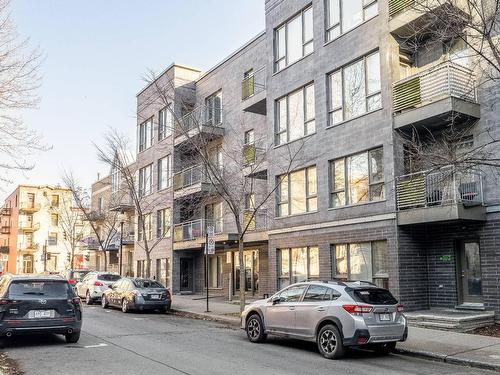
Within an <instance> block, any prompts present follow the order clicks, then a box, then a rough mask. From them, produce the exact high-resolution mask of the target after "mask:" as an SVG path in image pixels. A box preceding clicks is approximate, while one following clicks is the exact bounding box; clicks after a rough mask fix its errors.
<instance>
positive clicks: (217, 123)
mask: <svg viewBox="0 0 500 375" xmlns="http://www.w3.org/2000/svg"><path fill="white" fill-rule="evenodd" d="M223 114H224V112H223V110H222V107H214V106H207V105H201V106H198V107H196V108H195V109H193V110H192V111H191V112H189V113H188V114H186V115H184V116H182V117H181V119H180V120H179V123H178V124H176V126H175V136H176V137H177V136H180V135H184V134H186V133H187V132H189V131H190V130H193V129H201V128H202V127H204V126H211V127H216V128H222V122H223Z"/></svg>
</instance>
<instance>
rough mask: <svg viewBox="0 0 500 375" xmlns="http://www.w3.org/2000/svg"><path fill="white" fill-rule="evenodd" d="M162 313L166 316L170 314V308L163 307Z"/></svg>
mask: <svg viewBox="0 0 500 375" xmlns="http://www.w3.org/2000/svg"><path fill="white" fill-rule="evenodd" d="M160 311H161V312H162V313H164V314H168V313H169V312H170V309H169V308H168V307H162V308H161V309H160Z"/></svg>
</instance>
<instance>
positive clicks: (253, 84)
mask: <svg viewBox="0 0 500 375" xmlns="http://www.w3.org/2000/svg"><path fill="white" fill-rule="evenodd" d="M265 89H266V69H265V67H262V68H260V69H259V70H257V71H256V72H254V73H253V74H252V75H251V76H249V77H246V78H245V79H244V80H243V81H242V82H241V100H246V99H248V98H251V97H252V96H254V95H257V94H258V93H260V92H262V91H264V90H265Z"/></svg>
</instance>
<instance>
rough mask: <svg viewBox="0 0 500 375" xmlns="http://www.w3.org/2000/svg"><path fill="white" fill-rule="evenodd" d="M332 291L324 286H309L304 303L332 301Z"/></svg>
mask: <svg viewBox="0 0 500 375" xmlns="http://www.w3.org/2000/svg"><path fill="white" fill-rule="evenodd" d="M331 293H332V289H331V288H328V287H326V286H322V285H309V288H307V292H306V294H305V295H304V302H318V301H328V300H331Z"/></svg>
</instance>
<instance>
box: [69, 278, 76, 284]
mask: <svg viewBox="0 0 500 375" xmlns="http://www.w3.org/2000/svg"><path fill="white" fill-rule="evenodd" d="M68 281H69V283H70V284H76V279H69V280H68Z"/></svg>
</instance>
